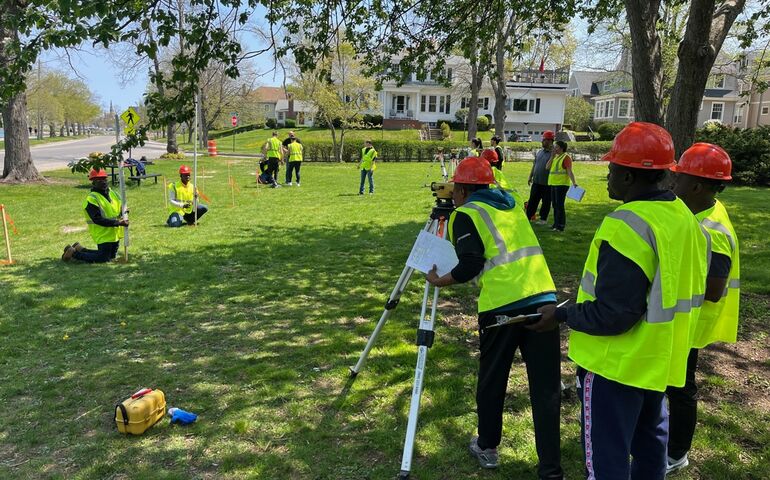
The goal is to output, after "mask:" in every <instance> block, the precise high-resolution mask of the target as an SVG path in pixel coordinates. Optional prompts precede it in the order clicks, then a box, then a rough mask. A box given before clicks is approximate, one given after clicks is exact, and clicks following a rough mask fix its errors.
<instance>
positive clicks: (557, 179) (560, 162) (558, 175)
mask: <svg viewBox="0 0 770 480" xmlns="http://www.w3.org/2000/svg"><path fill="white" fill-rule="evenodd" d="M565 158H567V154H566V153H560V154H559V155H556V156H555V157H553V161H551V169H550V170H549V171H548V185H555V186H559V185H567V186H568V185H569V176H568V175H567V169H566V168H564V159H565Z"/></svg>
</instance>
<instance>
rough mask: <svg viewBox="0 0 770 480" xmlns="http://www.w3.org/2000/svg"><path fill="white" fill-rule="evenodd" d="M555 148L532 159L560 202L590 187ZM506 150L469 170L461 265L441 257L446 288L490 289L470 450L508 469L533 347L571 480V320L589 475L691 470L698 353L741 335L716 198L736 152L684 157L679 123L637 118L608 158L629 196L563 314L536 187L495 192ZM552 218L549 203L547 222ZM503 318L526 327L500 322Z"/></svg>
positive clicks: (734, 258)
mask: <svg viewBox="0 0 770 480" xmlns="http://www.w3.org/2000/svg"><path fill="white" fill-rule="evenodd" d="M548 137H550V135H548ZM552 141H553V138H544V139H543V147H544V148H543V150H542V151H541V152H538V156H539V157H540V158H539V159H537V158H536V159H535V166H534V168H533V175H538V174H539V173H541V172H540V171H539V170H540V169H539V168H538V162H540V163H541V164H542V165H546V166H547V167H545V168H546V171H547V172H548V174H549V176H548V177H542V176H541V177H538V178H537V179H536V180H537V183H534V184H533V193H534V194H535V196H537V195H538V192H540V195H539V197H538V198H540V199H547V198H548V196H547V195H546V194H545V192H542V191H541V190H540V188H539V187H542V186H550V187H552V188H551V189H550V192H551V196H550V198H552V199H554V197H559V196H561V191H560V190H556V189H554V188H553V187H564V186H566V185H564V183H566V182H565V180H564V179H565V178H569V180H570V181H571V183H572V184H573V185H574V184H575V180H574V176H573V175H571V174H570V173H569V172H568V171H567V167H568V165H566V162H565V161H564V160H565V157H563V156H561V155H563V154H564V152H565V151H566V148H564V146H563V145H559V144H558V143H557V147H556V148H555V151H554V152H549V151H548V147H550V144H551V142H552ZM486 152H489V154H487V153H486ZM544 152H547V153H544ZM496 156H497V155H496V152H493V151H492V150H487V151H484V152H480V155H479V156H473V157H469V158H466V159H465V160H463V161H462V162H461V163H460V164H459V165H458V166H457V169H456V170H455V174H454V178H453V181H454V189H453V201H454V204H455V207H456V210H455V211H454V212H453V213H452V215H451V217H450V219H449V227H448V236H449V238H450V240H451V241H452V243H453V244H454V247H455V250H456V253H457V257H458V259H459V263H458V264H457V266H456V267H454V268H453V269H452V271H450V272H449V273H447V274H445V275H443V276H438V275H437V273H436V268H435V266H434V268H433V270H432V271H430V272H429V273H428V274H427V276H426V279H427V281H428V282H430V283H431V284H433V285H435V286H438V287H445V286H448V285H452V284H456V283H465V282H468V281H470V280H473V279H475V280H476V281H477V282H478V284H479V285H480V287H481V290H480V292H479V296H478V327H479V349H480V356H479V371H478V382H477V389H476V405H477V415H478V428H477V434H476V435H474V436H473V437H472V438H471V441H470V444H469V450H470V452H471V454H472V455H473V456H474V457H475V458H476V460H477V461H478V462H479V464H480V466H482V467H483V468H496V467H497V466H498V461H499V458H498V451H497V447H498V445H499V444H500V442H501V436H502V426H503V406H504V402H505V396H506V389H507V382H508V376H509V373H510V368H511V364H512V361H513V357H514V353H515V351H516V350H517V349H519V350H521V355H522V357H523V360H524V363H525V365H526V369H527V378H528V381H529V394H530V401H531V405H532V417H533V422H534V430H535V432H534V433H535V446H536V450H537V455H538V459H539V464H538V470H537V474H538V477H539V478H541V479H561V478H563V475H564V474H563V470H562V468H561V459H560V433H559V429H560V421H559V419H560V401H561V400H560V399H561V397H560V393H561V392H560V390H561V384H560V379H561V374H560V361H561V360H560V359H561V349H560V339H559V330H558V326H559V324H565V325H566V326H568V327H569V329H570V336H569V357H570V359H572V360H573V361H574V362H575V363H576V364H577V379H576V380H577V391H578V396H579V398H580V402H581V413H580V422H581V434H580V439H581V443H582V446H583V452H584V467H585V476H586V478H589V479H617V480H628V479H631V480H663V479H664V478H665V476H666V475H667V474H668V473H671V472H674V471H676V470H678V469H681V468H684V467H686V466H687V465H688V464H689V459H688V451H689V450H690V448H691V444H692V438H693V433H694V430H695V426H696V419H697V403H696V393H697V386H696V384H695V371H696V368H697V359H698V349H700V348H703V347H705V346H707V345H709V344H712V343H714V342H735V341H736V339H737V329H738V307H739V299H740V272H739V249H738V239H737V237H736V234H735V230H734V228H733V227H732V224H731V222H730V218H729V216H728V215H727V212H726V210H725V208H724V206H723V205H722V204H721V203H720V202H719V200H717V199H716V195H717V194H718V193H719V192H721V191H722V190H723V189H724V187H725V182H727V181H729V180H730V179H731V178H732V177H731V169H732V164H731V161H730V157H729V155H728V154H727V153H726V152H725V151H724V150H723V149H721V148H720V147H718V146H716V145H712V144H706V143H696V144H694V145H693V146H692V147H690V148H689V149H688V150H687V151H686V152H684V154H683V155H682V156H681V157H680V158H679V161H678V162H676V160H675V156H674V144H673V141H672V138H671V135H670V134H669V133H668V132H667V131H666V130H665V129H663V128H662V127H660V126H658V125H654V124H650V123H644V122H632V123H630V124H629V125H628V126H626V128H625V129H624V130H623V131H621V132H620V133H619V134H618V135H617V136H616V138H615V141H614V142H613V145H612V148H611V150H610V152H609V153H608V154H607V155H605V156H604V158H603V159H604V160H605V161H608V162H609V174H608V176H607V187H608V188H607V190H608V193H609V197H610V198H611V199H613V200H619V201H621V202H623V203H622V205H620V206H619V207H617V208H616V209H615V210H614V211H613V212H611V213H609V214H608V215H607V216H605V217H604V219H602V220H601V222H600V223H599V226H598V229H597V231H596V233H595V235H594V239H593V241H591V243H590V246H589V251H588V255H587V259H586V262H585V266H584V268H583V278H582V279H581V281H580V287H579V289H578V294H577V303H576V304H575V305H570V306H559V307H557V306H556V305H555V304H556V287H555V285H554V282H553V279H552V277H551V274H550V271H549V269H548V265H547V263H546V259H545V256H544V255H543V251H542V249H541V248H540V244H539V242H538V239H537V237H536V236H535V234H534V232H533V229H532V227H531V225H530V221H531V218H532V215H533V214H534V212H535V209H536V207H537V205H536V204H534V205H533V202H532V195H531V196H530V203H529V204H528V208H529V210H527V211H526V212H525V211H524V210H523V209H521V208H516V204H517V202H516V200H515V199H514V197H513V195H511V194H510V193H509V192H508V191H506V190H505V189H503V188H496V187H497V185H498V182H496V181H495V174H494V170H495V168H494V166H493V164H492V162H491V161H490V160H491V159H495V157H496ZM560 156H561V157H560ZM669 171H671V172H673V173H671V174H669V173H668V172H669ZM552 176H553V177H554V178H553V179H551V177H552ZM670 176H672V177H673V179H674V180H673V182H670V181H669V178H670ZM540 182H542V183H540ZM534 185H537V186H538V187H534ZM556 201H557V202H558V200H556ZM546 218H547V211H546V212H545V214H543V213H542V210H541V220H545V219H546ZM561 219H563V217H560V220H561ZM557 221H558V220H557ZM558 226H559V224H556V227H558ZM535 313H537V314H539V316H537V317H531V315H532V314H535ZM527 315H530V317H527ZM501 319H504V320H505V319H513V320H515V321H514V322H513V323H511V324H508V325H504V326H498V325H496V324H497V323H498V322H499V321H500V320H501ZM667 405H668V408H667Z"/></svg>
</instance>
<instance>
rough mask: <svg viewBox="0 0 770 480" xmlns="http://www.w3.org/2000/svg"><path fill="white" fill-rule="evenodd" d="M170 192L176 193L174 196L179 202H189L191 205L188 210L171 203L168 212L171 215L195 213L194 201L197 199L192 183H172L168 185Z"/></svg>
mask: <svg viewBox="0 0 770 480" xmlns="http://www.w3.org/2000/svg"><path fill="white" fill-rule="evenodd" d="M168 191H169V192H171V191H173V192H174V196H175V197H176V200H177V201H179V202H187V203H189V204H190V206H189V207H188V208H181V207H177V206H176V205H174V204H173V203H171V202H169V204H168V211H169V213H178V214H179V215H184V214H186V213H192V211H193V205H192V204H193V200H194V199H195V195H194V193H195V190H193V184H192V182H187V185H185V184H184V183H182V182H181V180H179V181H177V182H175V183H170V184H169V185H168Z"/></svg>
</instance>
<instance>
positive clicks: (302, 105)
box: [275, 99, 312, 112]
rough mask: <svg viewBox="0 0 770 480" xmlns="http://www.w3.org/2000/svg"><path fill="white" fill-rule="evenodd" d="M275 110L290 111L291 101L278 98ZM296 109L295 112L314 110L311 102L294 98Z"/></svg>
mask: <svg viewBox="0 0 770 480" xmlns="http://www.w3.org/2000/svg"><path fill="white" fill-rule="evenodd" d="M275 111H276V112H288V111H289V101H288V100H286V99H283V100H278V101H277V102H276V104H275ZM294 111H295V112H310V111H312V108H311V106H310V104H309V103H307V102H303V101H301V100H294Z"/></svg>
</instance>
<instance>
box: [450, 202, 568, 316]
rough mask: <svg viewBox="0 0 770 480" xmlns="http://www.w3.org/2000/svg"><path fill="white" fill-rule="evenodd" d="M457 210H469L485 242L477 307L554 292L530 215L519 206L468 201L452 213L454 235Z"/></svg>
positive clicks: (493, 306) (483, 308)
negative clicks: (502, 207)
mask: <svg viewBox="0 0 770 480" xmlns="http://www.w3.org/2000/svg"><path fill="white" fill-rule="evenodd" d="M457 212H463V213H465V214H467V215H468V216H469V217H470V218H471V220H472V221H473V225H474V226H475V227H476V231H478V232H479V237H481V241H482V243H483V244H484V259H485V262H484V269H483V270H482V271H481V275H480V276H479V279H478V282H479V286H480V287H481V292H480V293H479V301H478V311H479V312H487V311H490V310H494V309H496V308H499V307H503V306H505V305H508V304H511V303H513V302H516V301H518V300H522V299H525V298H528V297H531V296H533V295H538V294H542V293H553V292H555V291H556V286H555V285H554V283H553V280H552V279H551V272H550V271H549V270H548V265H547V264H546V262H545V257H544V256H543V250H542V249H541V248H540V243H538V241H537V237H536V236H535V233H534V232H533V231H532V227H531V226H530V224H529V222H528V221H527V217H526V215H525V214H524V212H523V211H522V210H521V209H520V208H512V209H510V210H498V209H496V208H494V207H492V206H491V205H487V204H486V203H482V202H477V201H473V202H468V203H466V204H465V205H463V206H461V207H459V208H458V209H457V210H456V211H455V212H452V215H451V216H450V217H449V238H450V240H452V243H455V242H456V238H455V236H454V228H453V227H454V219H455V217H456V215H457Z"/></svg>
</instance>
